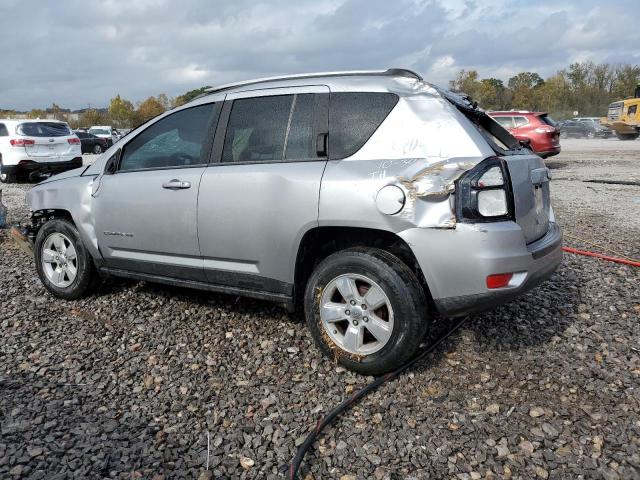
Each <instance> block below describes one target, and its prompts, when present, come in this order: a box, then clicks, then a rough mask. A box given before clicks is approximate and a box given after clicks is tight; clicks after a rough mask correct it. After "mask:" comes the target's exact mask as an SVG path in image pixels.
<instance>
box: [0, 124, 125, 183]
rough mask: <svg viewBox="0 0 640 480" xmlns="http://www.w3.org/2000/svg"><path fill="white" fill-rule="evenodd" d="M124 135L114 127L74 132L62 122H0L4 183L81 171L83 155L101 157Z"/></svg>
mask: <svg viewBox="0 0 640 480" xmlns="http://www.w3.org/2000/svg"><path fill="white" fill-rule="evenodd" d="M129 131H130V130H129V129H127V130H126V132H127V133H128V132H129ZM124 135H125V133H123V132H119V131H118V130H116V129H115V128H112V127H111V126H93V127H91V128H89V129H88V130H86V129H78V130H75V131H72V130H71V128H70V127H69V125H68V124H67V123H65V122H61V121H58V120H39V119H35V120H10V119H7V120H2V119H0V182H3V183H8V182H15V181H16V180H17V179H18V177H19V176H24V177H28V178H29V179H34V178H36V177H40V176H42V175H46V174H52V173H59V172H63V171H65V170H70V169H72V168H77V167H79V166H81V165H82V154H83V153H93V154H100V153H102V152H104V151H106V150H107V149H108V148H109V147H111V146H112V145H113V144H114V143H115V142H117V141H118V140H119V139H120V138H122V137H123V136H124Z"/></svg>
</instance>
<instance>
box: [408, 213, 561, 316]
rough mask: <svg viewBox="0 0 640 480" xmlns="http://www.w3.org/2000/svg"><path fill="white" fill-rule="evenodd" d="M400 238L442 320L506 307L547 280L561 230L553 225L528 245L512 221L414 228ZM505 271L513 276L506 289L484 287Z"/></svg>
mask: <svg viewBox="0 0 640 480" xmlns="http://www.w3.org/2000/svg"><path fill="white" fill-rule="evenodd" d="M400 236H401V237H402V238H403V239H404V240H405V241H406V242H407V243H408V244H409V246H410V247H411V249H412V250H413V252H414V254H415V255H416V258H417V260H418V263H419V264H420V267H421V269H422V272H423V273H424V275H425V278H426V280H427V284H428V286H429V290H430V293H431V296H432V297H433V300H434V303H435V305H436V307H437V308H438V310H439V311H440V313H442V314H443V315H445V316H448V317H457V316H462V315H467V314H469V313H473V312H479V311H483V310H487V309H491V308H493V307H496V306H498V305H501V304H503V303H505V302H508V301H509V300H512V299H514V298H516V297H518V296H520V295H522V294H523V293H525V292H526V291H528V290H530V289H532V288H534V287H536V286H537V285H539V284H540V283H542V282H543V281H544V280H546V279H548V278H549V277H550V276H551V275H552V274H553V272H554V271H555V270H556V269H557V268H558V265H560V262H561V261H562V231H561V230H560V228H559V227H558V226H557V224H555V223H551V225H550V228H549V230H548V232H547V234H546V235H545V236H544V237H542V238H540V239H539V240H537V241H535V242H533V243H531V244H529V245H527V244H526V243H525V241H524V237H523V235H522V231H521V230H520V227H519V226H518V224H516V223H515V222H496V223H487V224H458V225H457V226H456V228H455V229H451V230H444V229H443V230H433V229H417V228H416V229H410V230H406V231H404V232H401V233H400ZM511 272H513V273H515V274H516V275H514V281H513V283H510V284H509V286H507V287H504V288H499V289H488V288H487V286H486V279H487V276H489V275H493V274H498V273H511Z"/></svg>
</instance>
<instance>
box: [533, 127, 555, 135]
mask: <svg viewBox="0 0 640 480" xmlns="http://www.w3.org/2000/svg"><path fill="white" fill-rule="evenodd" d="M535 132H536V133H555V132H556V129H555V128H554V127H552V126H551V125H542V126H541V127H538V128H536V129H535Z"/></svg>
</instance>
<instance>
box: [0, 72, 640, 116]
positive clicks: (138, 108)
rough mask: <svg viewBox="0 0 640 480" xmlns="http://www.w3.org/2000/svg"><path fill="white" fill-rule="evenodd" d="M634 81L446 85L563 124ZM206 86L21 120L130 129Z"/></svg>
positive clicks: (594, 110)
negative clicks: (173, 94)
mask: <svg viewBox="0 0 640 480" xmlns="http://www.w3.org/2000/svg"><path fill="white" fill-rule="evenodd" d="M639 82H640V66H639V65H627V64H623V65H611V64H608V63H600V64H595V63H593V62H578V63H572V64H571V65H569V67H568V68H566V69H563V70H560V71H558V72H557V73H556V74H554V75H552V76H550V77H548V78H546V79H544V78H542V77H541V76H540V75H539V74H538V73H536V72H520V73H518V74H517V75H514V76H513V77H511V78H509V79H508V81H507V83H506V84H505V83H504V82H503V81H502V80H500V79H498V78H493V77H489V78H480V75H479V73H478V72H477V71H476V70H460V71H459V72H458V74H457V75H456V77H455V79H453V80H451V81H450V82H449V88H450V89H451V90H454V91H457V92H463V93H465V94H467V95H469V96H470V97H471V98H472V99H473V100H475V101H476V102H478V105H479V106H480V107H481V108H483V109H485V110H511V109H516V110H534V111H544V112H548V113H549V114H550V115H551V116H552V117H554V118H555V119H556V120H563V119H566V118H570V117H572V116H573V114H574V112H576V111H577V112H578V115H580V116H585V117H601V116H605V115H606V113H607V106H608V105H609V104H610V103H611V102H613V101H615V100H621V99H624V98H627V97H630V96H632V95H633V93H634V89H635V87H636V86H637V85H638V83H639ZM207 88H209V87H206V86H205V87H201V88H197V89H194V90H190V91H188V92H186V93H184V94H183V95H179V96H177V97H175V98H170V97H168V96H167V95H165V94H164V93H161V94H159V95H156V96H151V97H149V98H147V99H146V100H144V101H142V102H138V103H137V104H136V105H134V104H133V103H132V102H131V101H129V100H126V99H124V98H122V97H121V96H120V95H116V96H115V97H114V98H112V99H111V101H110V102H109V107H108V108H107V109H87V110H86V111H84V112H83V113H82V114H81V115H80V118H79V119H75V118H72V117H71V116H70V115H69V113H67V111H65V110H63V109H62V108H60V107H59V106H58V105H56V104H55V103H54V104H53V105H52V106H51V108H49V109H47V110H41V109H33V110H31V111H30V112H28V113H27V116H28V117H29V118H46V116H47V115H48V114H51V113H52V114H53V116H54V117H55V118H57V119H59V120H66V121H67V122H68V123H69V124H70V125H71V126H72V127H73V128H77V127H88V126H91V125H112V126H114V127H116V128H132V127H135V126H136V125H139V124H141V123H144V122H146V121H147V120H149V119H151V118H153V117H155V116H156V115H159V114H161V113H163V112H165V111H166V110H168V109H170V108H174V107H177V106H180V105H183V104H185V103H187V102H189V101H191V100H193V99H194V98H195V97H197V96H198V95H201V94H202V93H204V92H205V91H206V89H207ZM15 113H16V112H14V111H11V110H0V118H5V117H11V116H13V115H15Z"/></svg>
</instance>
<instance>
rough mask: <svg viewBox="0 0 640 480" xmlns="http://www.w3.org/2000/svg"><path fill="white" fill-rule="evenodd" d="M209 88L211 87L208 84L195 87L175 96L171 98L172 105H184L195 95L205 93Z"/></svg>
mask: <svg viewBox="0 0 640 480" xmlns="http://www.w3.org/2000/svg"><path fill="white" fill-rule="evenodd" d="M209 88H211V87H209V86H207V87H200V88H196V89H194V90H189V91H188V92H186V93H183V94H182V95H179V96H177V97H176V98H174V99H173V107H179V106H180V105H184V104H185V103H188V102H190V101H191V100H193V99H194V98H196V97H198V96H200V95H202V94H203V93H205V92H206V91H207V89H209Z"/></svg>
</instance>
